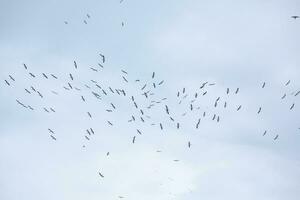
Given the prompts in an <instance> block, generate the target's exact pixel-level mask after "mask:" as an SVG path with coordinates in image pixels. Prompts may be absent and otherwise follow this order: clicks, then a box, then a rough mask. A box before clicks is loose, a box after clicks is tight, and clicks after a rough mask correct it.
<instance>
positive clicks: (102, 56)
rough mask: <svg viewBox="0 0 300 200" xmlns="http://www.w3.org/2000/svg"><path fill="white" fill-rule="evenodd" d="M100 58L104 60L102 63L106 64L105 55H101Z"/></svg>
mask: <svg viewBox="0 0 300 200" xmlns="http://www.w3.org/2000/svg"><path fill="white" fill-rule="evenodd" d="M99 55H100V56H101V58H102V63H105V56H104V55H103V54H101V53H100V54H99Z"/></svg>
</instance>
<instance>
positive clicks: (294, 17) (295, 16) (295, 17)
mask: <svg viewBox="0 0 300 200" xmlns="http://www.w3.org/2000/svg"><path fill="white" fill-rule="evenodd" d="M291 18H293V19H298V18H299V16H297V15H293V16H291Z"/></svg>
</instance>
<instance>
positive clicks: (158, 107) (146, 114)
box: [4, 0, 300, 198]
mask: <svg viewBox="0 0 300 200" xmlns="http://www.w3.org/2000/svg"><path fill="white" fill-rule="evenodd" d="M122 2H123V0H121V1H120V3H122ZM86 17H87V18H86V19H84V21H83V22H84V24H88V20H89V19H90V18H91V16H90V15H89V14H87V15H86ZM292 18H293V19H298V18H299V16H292ZM64 23H65V24H66V25H67V24H68V21H64ZM122 26H124V22H122ZM105 65H106V56H105V55H103V54H99V61H98V63H97V64H96V66H94V67H88V68H87V67H84V70H89V71H90V72H92V73H101V71H102V70H105V69H106V67H105ZM81 67H82V66H80V65H79V64H78V63H77V61H73V69H72V71H70V72H67V78H66V77H62V76H59V75H58V74H54V73H41V74H37V73H35V72H33V71H32V70H31V69H30V67H29V66H27V65H26V64H25V63H24V64H23V68H24V70H25V73H24V75H25V76H27V77H29V78H30V79H36V78H38V77H39V78H43V79H46V80H48V79H52V80H54V81H57V82H55V83H56V84H57V85H59V89H58V90H51V89H49V90H48V91H46V90H43V91H42V89H40V88H39V87H37V86H33V85H32V84H31V83H29V85H28V86H26V88H24V92H25V93H26V94H27V95H31V96H33V97H34V98H39V99H40V100H43V101H45V100H46V101H47V98H48V97H49V95H54V96H60V95H63V94H65V93H64V92H70V93H73V94H74V95H75V96H76V98H77V99H78V100H79V101H80V102H81V104H82V105H84V104H89V102H90V99H92V98H93V99H95V100H97V101H98V102H100V103H102V104H103V105H104V107H105V109H103V113H107V114H108V115H109V113H114V112H121V113H124V111H122V110H121V108H120V107H118V105H117V103H115V102H114V100H115V101H116V102H119V101H122V102H126V103H125V104H126V105H127V107H126V108H125V109H126V110H128V109H129V110H130V112H131V114H129V116H128V117H127V118H125V119H124V121H125V122H126V123H128V125H130V126H134V129H135V131H136V134H135V135H134V136H133V137H132V138H131V142H132V143H133V144H134V143H136V141H137V137H138V136H140V135H143V127H144V126H146V125H149V126H151V127H157V129H158V130H160V131H164V130H165V129H166V128H169V127H171V128H172V129H178V130H180V129H182V128H185V127H187V126H189V128H194V129H200V128H201V124H202V123H203V121H205V120H210V121H214V122H216V123H219V122H220V121H221V119H223V118H222V117H223V116H221V114H219V113H218V111H217V108H218V109H223V110H224V109H225V110H226V109H231V111H232V110H234V111H235V112H239V111H240V110H242V109H243V108H244V107H243V105H242V104H236V105H233V104H231V102H230V97H231V95H239V93H240V88H239V87H235V88H229V87H228V88H225V89H224V90H223V91H222V94H220V95H215V94H212V95H214V98H213V100H211V99H210V98H205V97H206V96H208V95H209V94H210V91H211V88H213V87H215V86H216V85H217V83H214V82H208V81H203V82H202V83H201V84H199V85H198V87H197V89H196V91H193V92H189V93H188V91H190V90H189V89H188V88H186V87H183V88H181V89H179V90H178V91H177V92H176V94H173V96H172V97H171V98H167V97H165V96H163V95H162V96H160V95H159V92H158V91H159V90H160V89H161V88H162V87H163V85H164V84H165V81H164V80H162V79H159V78H157V75H156V73H155V72H153V73H152V74H151V75H150V76H149V79H148V80H142V79H139V78H132V77H131V76H130V74H129V73H128V72H127V71H126V70H124V69H121V70H120V72H119V73H120V75H119V81H120V83H121V85H119V87H112V86H109V85H104V84H101V83H100V82H101V81H99V80H97V79H94V78H92V79H90V80H88V81H87V82H80V79H79V78H77V77H79V76H80V74H79V73H78V69H79V68H81ZM66 79H67V81H65V82H64V83H63V84H62V85H61V81H62V80H66ZM4 82H5V84H6V85H7V86H8V87H11V88H13V87H15V86H16V85H17V84H16V83H17V82H18V80H17V78H15V77H14V76H13V75H12V74H9V75H8V76H7V78H6V79H5V80H4ZM290 83H291V81H290V80H288V81H287V82H286V83H285V84H284V86H289V85H290ZM126 85H130V88H132V87H133V88H135V91H132V89H128V88H129V87H127V86H126ZM22 86H23V85H22ZM51 88H52V87H51ZM265 88H266V82H263V83H261V86H260V89H261V90H263V89H265ZM20 96H23V94H21V95H20ZM297 96H300V90H296V91H294V92H292V93H283V94H282V96H281V97H278V99H282V100H284V99H286V98H288V97H297ZM15 101H16V103H17V104H18V105H19V106H21V107H22V108H24V109H26V110H28V111H32V112H34V111H42V112H45V113H54V114H57V113H59V110H57V109H56V108H55V107H54V106H44V107H38V106H37V105H34V104H31V103H30V102H24V100H22V99H21V98H18V99H15ZM204 101H206V105H205V106H203V104H201V103H202V102H204ZM128 105H129V106H128ZM172 106H173V107H172ZM295 106H296V104H295V103H292V104H290V105H289V107H287V108H286V109H289V110H290V111H292V110H293V109H294V108H295ZM174 107H175V108H174ZM179 107H182V108H183V109H182V110H183V112H182V111H179V110H180V109H178V108H179ZM263 111H264V108H263V107H262V106H258V107H257V110H255V111H254V112H256V114H257V115H260V114H261V113H262V112H263ZM125 112H127V111H125ZM157 113H159V116H156V115H157ZM94 115H95V113H94V111H93V110H87V111H86V115H85V116H83V117H85V118H88V119H90V120H93V118H94ZM187 115H190V116H192V117H193V121H191V122H190V124H189V125H187V124H185V121H184V120H182V119H183V118H185V117H186V116H187ZM108 118H109V117H108ZM105 123H106V124H107V126H109V127H113V126H115V125H116V124H117V121H116V120H114V119H107V120H106V122H105ZM47 131H48V133H49V137H50V138H51V139H52V140H54V141H56V140H58V139H59V137H58V136H57V134H56V131H55V129H54V128H52V127H47ZM267 133H268V130H263V131H262V136H265V135H267ZM95 134H96V131H95V130H94V128H93V127H88V128H86V129H85V131H83V132H82V140H83V144H82V147H83V148H86V146H87V144H88V141H90V140H91V139H92V138H93V135H95ZM272 139H273V140H278V139H279V134H275V135H274V136H273V137H272ZM191 146H192V142H191V141H188V142H187V148H191ZM157 152H161V151H160V150H157ZM106 155H107V156H108V155H109V151H108V152H107V153H106ZM178 161H179V160H174V162H178ZM98 174H99V176H100V177H102V178H104V174H103V173H101V172H98ZM119 198H124V197H123V196H119Z"/></svg>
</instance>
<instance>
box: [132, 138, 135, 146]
mask: <svg viewBox="0 0 300 200" xmlns="http://www.w3.org/2000/svg"><path fill="white" fill-rule="evenodd" d="M134 142H135V136H133V138H132V143H133V144H134Z"/></svg>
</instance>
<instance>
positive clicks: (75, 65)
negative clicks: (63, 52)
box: [74, 61, 77, 69]
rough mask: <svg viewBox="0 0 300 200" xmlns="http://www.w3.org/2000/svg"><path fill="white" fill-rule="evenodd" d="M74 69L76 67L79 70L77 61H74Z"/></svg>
mask: <svg viewBox="0 0 300 200" xmlns="http://www.w3.org/2000/svg"><path fill="white" fill-rule="evenodd" d="M74 67H75V69H77V63H76V61H74Z"/></svg>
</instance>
